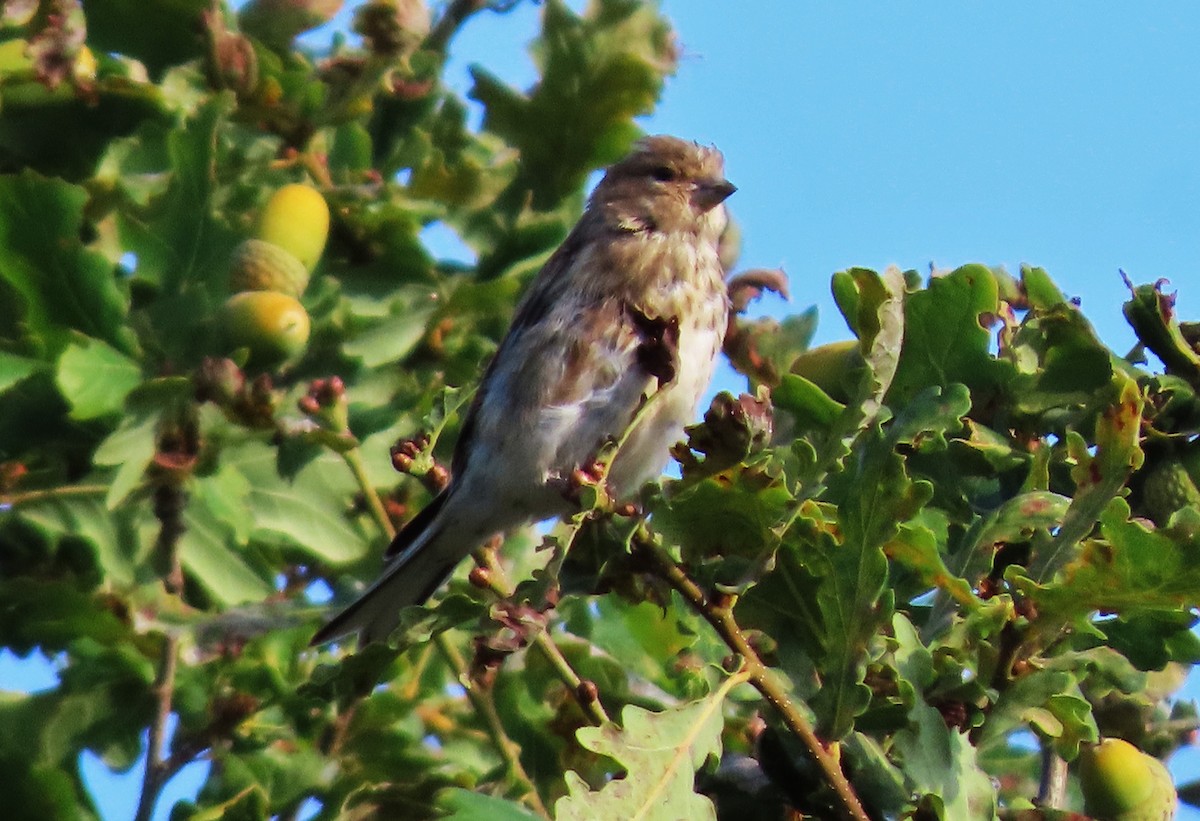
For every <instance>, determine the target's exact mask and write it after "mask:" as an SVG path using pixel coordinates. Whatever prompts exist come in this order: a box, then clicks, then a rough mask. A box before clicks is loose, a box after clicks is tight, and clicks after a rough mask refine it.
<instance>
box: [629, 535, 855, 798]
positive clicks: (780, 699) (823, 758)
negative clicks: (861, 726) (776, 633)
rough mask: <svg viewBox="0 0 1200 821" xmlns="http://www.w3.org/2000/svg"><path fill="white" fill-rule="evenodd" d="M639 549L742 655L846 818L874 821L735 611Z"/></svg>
mask: <svg viewBox="0 0 1200 821" xmlns="http://www.w3.org/2000/svg"><path fill="white" fill-rule="evenodd" d="M637 546H638V549H640V550H642V551H644V554H645V555H646V556H647V557H649V558H650V559H651V560H652V561H653V562H654V565H655V570H656V572H657V573H658V574H659V575H660V576H661V577H662V578H663V579H665V580H666V581H667V582H668V583H669V584H670V585H671V587H673V588H674V589H675V590H676V591H678V592H679V594H680V595H682V596H683V598H684V599H686V600H687V602H688V604H690V605H691V606H692V609H694V610H695V611H696V612H697V613H699V614H700V615H701V616H703V617H704V620H705V621H707V622H708V623H709V624H710V625H712V627H713V629H714V630H716V631H717V634H718V635H719V636H720V637H721V639H722V640H723V641H724V642H725V643H726V644H727V645H728V646H729V648H730V649H731V650H733V651H734V652H735V653H737V654H738V655H739V656H741V658H742V664H743V665H744V668H743V669H744V670H745V672H746V674H747V675H748V676H749V680H750V684H752V685H753V686H754V688H755V689H756V690H758V692H759V693H761V694H762V696H763V698H765V699H766V700H767V701H768V702H770V704H771V706H773V707H774V708H775V710H776V711H777V712H778V713H779V715H780V717H781V718H782V719H783V723H784V724H786V725H787V727H788V729H790V730H791V731H792V732H793V733H794V734H795V735H796V736H797V737H799V738H800V740H801V742H803V744H804V746H805V747H806V748H807V749H808V752H809V754H810V755H811V756H812V757H813V760H814V761H816V763H817V766H818V767H820V768H821V771H822V772H823V773H824V774H825V779H826V780H827V781H828V782H829V785H830V786H831V787H832V788H833V790H834V792H835V793H837V796H838V798H839V799H841V802H842V809H843V812H844V814H845V816H846V817H847V818H850V819H853V821H870V819H869V817H868V816H867V813H866V810H864V809H863V806H862V803H861V802H860V801H859V800H858V796H857V795H855V793H854V788H853V787H852V786H851V785H850V782H849V781H848V780H847V779H846V776H845V774H844V773H843V772H842V768H841V767H840V766H839V764H838V762H837V760H836V759H835V758H834V757H833V756H832V755H830V753H829V751H828V750H827V749H826V748H825V745H824V744H823V743H822V742H821V739H819V738H817V734H816V732H815V731H814V730H813V728H812V725H811V724H810V723H809V721H808V719H807V718H806V717H805V715H804V713H802V712H801V711H800V710H799V709H798V708H797V707H796V705H795V704H793V703H792V700H791V697H790V696H789V695H788V692H787V690H786V689H785V688H784V687H783V686H782V685H781V684H780V683H779V679H778V678H777V677H776V675H775V673H774V672H773V671H772V670H771V669H770V668H769V667H767V666H766V665H765V664H764V663H763V661H762V659H761V658H760V657H759V655H758V653H757V652H756V651H755V649H754V648H753V647H752V646H751V644H750V642H749V641H747V640H746V636H745V635H744V634H743V633H742V631H741V628H740V627H738V624H737V622H736V621H735V620H734V618H733V611H732V610H731V609H730V608H729V607H728V606H718V605H716V604H714V603H713V602H711V601H709V600H708V597H707V596H706V595H705V594H704V591H703V590H701V589H700V587H699V585H697V584H696V583H695V582H694V581H693V580H692V579H691V578H690V577H688V575H687V574H686V573H684V572H683V569H682V568H680V567H679V565H678V564H676V563H675V560H674V559H672V558H671V557H670V556H669V555H668V554H667V552H666V551H665V550H664V549H663V548H662V547H661V546H659V545H657V544H654V543H652V542H649V541H648V540H639V541H638V543H637Z"/></svg>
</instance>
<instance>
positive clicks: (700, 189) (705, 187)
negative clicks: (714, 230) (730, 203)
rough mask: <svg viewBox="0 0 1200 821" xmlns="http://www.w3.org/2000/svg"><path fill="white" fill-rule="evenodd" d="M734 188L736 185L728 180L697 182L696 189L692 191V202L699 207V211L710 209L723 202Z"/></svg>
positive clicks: (735, 188)
mask: <svg viewBox="0 0 1200 821" xmlns="http://www.w3.org/2000/svg"><path fill="white" fill-rule="evenodd" d="M736 190H737V186H736V185H734V184H733V183H731V182H730V181H729V180H708V181H706V182H702V183H697V185H696V190H695V191H693V192H692V204H693V205H695V206H696V207H697V208H699V209H700V211H701V213H703V212H705V211H710V210H712V209H713V208H716V207H717V206H718V205H720V204H721V203H723V202H725V200H726V199H727V198H728V197H729V195H730V194H732V193H733V192H734V191H736Z"/></svg>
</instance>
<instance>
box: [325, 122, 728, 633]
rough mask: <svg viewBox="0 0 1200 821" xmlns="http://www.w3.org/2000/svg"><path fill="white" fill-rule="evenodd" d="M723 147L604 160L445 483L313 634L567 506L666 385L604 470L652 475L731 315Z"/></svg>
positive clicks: (396, 600)
mask: <svg viewBox="0 0 1200 821" xmlns="http://www.w3.org/2000/svg"><path fill="white" fill-rule="evenodd" d="M734 190H735V188H734V186H733V185H732V184H731V183H730V182H729V181H728V180H726V179H725V176H724V167H723V161H722V157H721V154H720V152H718V151H717V150H716V149H713V148H705V147H703V146H700V145H697V144H695V143H691V142H686V141H684V140H679V139H676V138H674V137H666V136H656V137H647V138H645V139H642V140H641V141H639V142H638V143H637V145H636V146H635V147H634V149H633V151H632V152H631V153H630V154H629V155H628V156H627V157H625V158H624V159H623V160H621V161H620V162H618V163H617V164H615V165H613V166H612V167H611V168H609V169H608V172H607V173H606V174H605V175H604V178H603V179H602V180H601V181H600V183H599V185H597V186H596V189H595V191H593V192H592V196H591V198H590V199H589V200H588V206H587V210H586V211H585V212H584V214H583V216H582V217H581V218H580V220H579V222H578V223H577V224H576V225H575V227H574V229H572V231H571V233H570V234H569V235H568V236H567V238H566V240H564V241H563V244H562V245H561V246H560V247H559V248H558V250H557V251H555V252H554V254H553V255H552V256H551V257H550V259H549V260H548V261H547V262H546V265H545V266H544V267H543V268H542V270H541V271H540V272H539V273H538V275H537V277H536V278H535V279H534V281H533V283H532V285H531V286H530V289H529V292H528V293H527V294H526V295H525V297H524V299H523V300H522V302H521V304H520V305H519V307H518V308H517V311H516V315H515V316H514V318H513V322H512V326H511V327H510V328H509V330H508V335H507V336H506V337H505V338H504V341H503V342H502V343H501V344H500V348H499V350H497V352H496V356H495V358H494V359H493V360H492V362H491V364H490V365H489V366H488V368H487V371H486V372H485V373H484V376H483V381H482V383H481V384H480V386H479V390H478V392H477V393H476V395H475V401H474V404H473V405H472V406H471V409H470V411H469V412H468V413H467V415H466V418H465V419H464V421H463V426H462V431H461V433H460V436H459V440H458V443H457V446H456V448H455V451H454V458H453V461H452V463H451V475H452V479H451V481H450V484H449V486H448V487H447V488H446V489H445V490H444V491H443V492H442V493H441V494H440V495H439V496H438V497H437V498H435V499H434V500H433V501H432V502H431V503H430V504H429V505H428V506H427V507H426V508H425V509H424V510H422V511H421V512H420V513H419V514H417V516H416V517H415V518H414V519H413V520H412V521H411V522H409V523H408V525H406V526H405V527H404V528H403V530H401V531H400V533H399V534H397V536H396V538H395V540H394V541H393V542H392V544H391V546H390V547H389V548H388V550H387V554H386V557H387V558H388V559H389V562H388V564H387V566H386V567H385V569H384V571H383V574H382V576H380V578H379V579H378V580H377V581H376V582H375V583H374V584H372V585H371V586H370V587H369V588H368V589H367V590H366V591H365V592H364V593H363V594H362V596H360V597H359V598H358V600H357V601H355V602H354V603H352V604H351V605H350V606H349V607H347V608H346V609H345V610H343V611H342V612H341V613H340V614H338V615H337V616H336V617H334V618H333V619H332V620H331V621H330V622H329V623H328V624H326V625H325V626H324V627H323V628H322V629H321V630H320V631H319V632H318V633H317V635H316V636H315V637H314V638H313V643H314V644H319V643H321V642H325V641H329V640H331V639H335V638H339V637H341V636H345V635H347V634H350V633H354V632H358V633H359V637H360V641H361V642H362V643H364V644H365V643H367V642H370V641H376V640H381V639H385V638H387V636H388V634H389V633H390V632H391V630H392V629H393V628H394V627H395V626H396V624H397V621H398V612H399V610H400V608H401V607H404V606H406V605H411V604H417V603H420V602H422V601H424V600H425V599H427V598H428V597H429V596H430V595H432V594H433V592H434V591H435V590H436V589H437V588H438V586H439V585H441V584H442V582H443V581H445V579H446V578H447V576H449V575H450V573H451V572H452V571H453V570H454V567H455V565H457V564H458V563H459V561H461V560H462V559H463V558H464V557H466V556H467V555H468V554H470V553H471V551H472V550H474V549H475V548H476V547H478V546H479V545H480V544H481V543H482V542H483V541H484V540H486V539H487V538H489V537H491V536H492V535H494V534H496V533H499V532H502V531H506V530H509V529H512V528H514V527H517V526H519V525H523V524H528V523H530V522H534V521H540V520H542V519H548V518H550V517H553V516H557V515H561V514H563V513H566V512H569V510H570V507H571V505H570V503H569V502H568V501H567V500H566V499H565V498H564V497H563V494H562V492H561V483H560V482H557V481H556V479H561V478H562V477H565V476H569V475H570V474H571V473H572V472H573V471H574V470H575V469H576V468H579V467H580V466H581V465H585V464H587V463H588V462H589V461H590V460H592V459H593V458H594V457H595V455H596V452H597V450H598V448H599V447H600V445H601V444H602V443H603V442H604V441H605V440H606V439H609V438H610V437H616V436H619V435H620V434H621V433H622V432H623V431H624V430H625V428H626V426H627V425H628V424H629V423H630V421H631V420H632V419H633V416H634V414H635V412H636V411H637V409H638V407H639V405H640V403H641V401H642V397H643V396H644V395H647V394H649V393H651V392H653V390H654V389H655V386H656V385H660V386H661V387H660V388H659V390H660V391H661V395H659V396H657V397H656V398H655V400H654V404H653V406H652V407H651V408H649V409H648V412H647V413H646V414H644V415H643V417H642V418H641V419H640V421H639V423H638V426H637V428H636V429H635V430H633V431H631V432H630V434H629V438H628V439H627V440H626V442H625V444H624V445H623V446H622V448H621V450H620V452H619V453H618V454H617V457H616V460H615V461H614V463H613V465H612V468H611V470H610V472H609V475H608V482H609V487H610V490H611V491H612V492H613V493H614V494H615V495H616V496H617V497H618V498H620V497H622V496H627V495H628V494H630V493H632V492H634V491H636V490H637V489H638V488H639V487H640V485H641V484H642V483H643V482H645V481H647V480H649V479H652V478H654V477H655V476H657V475H658V474H659V473H660V472H661V471H662V469H663V466H664V465H665V464H666V461H667V456H668V450H669V448H670V446H671V445H672V444H674V443H675V442H677V441H679V440H680V439H681V438H682V435H683V426H684V425H685V424H687V423H689V422H691V421H692V420H693V419H694V418H695V413H696V404H697V402H698V401H699V399H700V396H701V394H702V393H703V392H704V390H705V389H706V388H707V386H708V383H709V380H710V379H711V377H712V372H713V366H714V363H715V360H716V356H717V352H718V351H720V350H721V343H722V340H723V338H724V335H725V328H726V322H727V319H728V314H729V298H728V296H727V294H726V288H725V281H724V272H723V269H722V267H721V261H720V258H719V256H718V249H717V242H718V238H719V237H720V235H721V232H722V230H723V229H724V228H725V225H726V223H727V220H728V218H727V216H726V213H725V207H724V206H723V205H722V203H723V202H724V201H725V198H726V197H728V196H729V195H730V194H732V193H733V192H734Z"/></svg>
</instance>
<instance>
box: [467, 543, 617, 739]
mask: <svg viewBox="0 0 1200 821" xmlns="http://www.w3.org/2000/svg"><path fill="white" fill-rule="evenodd" d="M475 562H476V563H477V564H478V565H479V566H480V567H484V568H486V569H487V571H488V572H487V580H488V588H489V589H490V590H491V591H492V592H493V593H495V594H496V595H497V596H499V597H500V598H502V599H507V598H508V597H510V596H511V595H512V594H513V590H514V587H513V585H512V583H511V582H510V581H509V579H508V574H507V573H505V572H504V567H503V566H501V564H500V562H498V561H496V554H495V552H494V551H492V550H490V549H488V548H481V549H479V550H477V551H475ZM530 641H531V642H532V644H533V647H534V648H536V649H537V651H538V652H539V653H541V654H542V657H543V658H544V659H546V661H547V663H549V665H550V668H551V669H552V670H553V671H554V674H555V675H557V676H558V678H559V679H560V680H561V681H562V683H563V684H565V685H567V689H568V690H570V691H571V695H572V696H574V697H575V700H576V702H578V704H579V707H580V709H582V710H583V712H584V715H586V716H587V717H588V720H589V721H591V722H592V723H593V724H595V725H596V726H599V725H601V724H604V723H606V722H608V721H610V719H609V717H608V713H607V712H605V710H604V705H603V704H601V703H600V699H598V698H583V697H582V690H581V687H582V685H583V678H582V677H581V676H580V675H579V673H577V672H575V668H574V667H572V666H571V662H569V661H567V657H566V656H564V655H563V654H562V651H561V650H559V649H558V645H557V644H555V643H554V640H553V639H551V638H550V636H549V635H548V634H547V633H546V631H545V630H539V631H538V632H537V633H535V634H534V635H533V637H532V638H531V639H530Z"/></svg>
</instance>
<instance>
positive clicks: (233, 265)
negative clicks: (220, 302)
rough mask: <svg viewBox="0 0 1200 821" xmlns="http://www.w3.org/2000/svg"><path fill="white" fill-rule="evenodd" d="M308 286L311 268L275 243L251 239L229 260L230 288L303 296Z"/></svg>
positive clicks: (239, 247)
mask: <svg viewBox="0 0 1200 821" xmlns="http://www.w3.org/2000/svg"><path fill="white" fill-rule="evenodd" d="M306 287H308V269H307V268H305V267H304V263H302V262H300V260H298V259H296V257H295V256H294V255H292V254H291V252H289V251H286V250H284V249H283V248H280V247H279V246H278V245H276V244H275V243H273V242H267V241H265V240H261V239H248V240H246V241H245V242H243V243H242V244H241V245H239V246H238V247H237V248H235V249H233V254H232V256H231V257H230V259H229V290H230V291H233V292H235V293H236V292H238V291H278V292H279V293H281V294H287V295H288V296H300V294H302V293H304V289H305V288H306Z"/></svg>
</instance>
